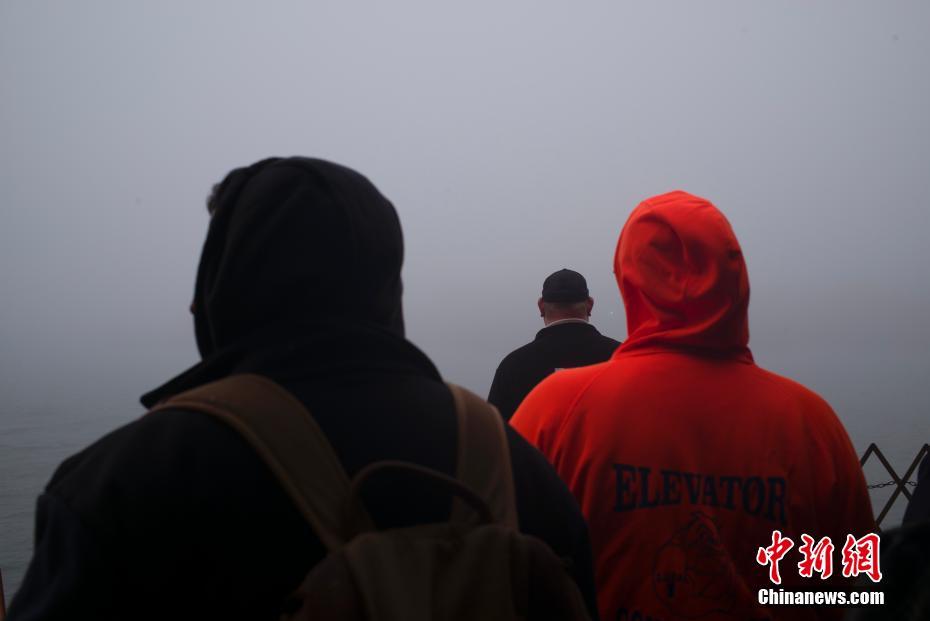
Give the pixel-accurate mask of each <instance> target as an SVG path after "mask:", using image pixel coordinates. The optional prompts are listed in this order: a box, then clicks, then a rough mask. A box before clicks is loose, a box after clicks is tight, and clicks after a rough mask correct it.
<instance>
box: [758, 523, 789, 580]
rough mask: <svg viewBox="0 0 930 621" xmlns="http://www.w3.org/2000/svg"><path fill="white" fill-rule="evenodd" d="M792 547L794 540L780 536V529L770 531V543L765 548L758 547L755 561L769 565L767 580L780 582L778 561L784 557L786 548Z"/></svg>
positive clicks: (786, 551)
mask: <svg viewBox="0 0 930 621" xmlns="http://www.w3.org/2000/svg"><path fill="white" fill-rule="evenodd" d="M793 547H794V542H793V541H791V539H790V538H789V537H782V536H781V531H780V530H775V531H772V545H770V546H769V547H767V548H759V551H758V552H757V553H756V562H757V563H759V564H760V565H762V566H763V567H764V566H766V565H770V567H769V580H771V581H772V582H773V583H774V584H781V574H780V573H779V572H778V562H779V561H780V560H781V559H782V557H784V556H785V555H786V554H787V553H788V550H790V549H791V548H793Z"/></svg>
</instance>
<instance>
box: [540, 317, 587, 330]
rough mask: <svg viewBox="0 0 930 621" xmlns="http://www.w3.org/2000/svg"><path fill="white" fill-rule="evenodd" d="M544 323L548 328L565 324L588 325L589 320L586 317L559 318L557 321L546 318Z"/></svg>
mask: <svg viewBox="0 0 930 621" xmlns="http://www.w3.org/2000/svg"><path fill="white" fill-rule="evenodd" d="M544 321H545V324H546V327H547V328H548V327H551V326H557V325H559V324H563V323H588V320H587V319H585V318H584V317H559V318H557V319H549V318H546V319H545V320H544Z"/></svg>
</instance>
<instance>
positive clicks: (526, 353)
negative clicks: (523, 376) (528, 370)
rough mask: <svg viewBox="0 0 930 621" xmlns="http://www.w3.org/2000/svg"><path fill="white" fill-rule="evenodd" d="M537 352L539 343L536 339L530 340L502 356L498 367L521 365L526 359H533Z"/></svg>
mask: <svg viewBox="0 0 930 621" xmlns="http://www.w3.org/2000/svg"><path fill="white" fill-rule="evenodd" d="M538 354H539V343H538V342H537V341H530V342H529V343H526V344H525V345H521V346H520V347H517V348H516V349H515V350H513V351H512V352H510V353H509V354H507V355H506V356H504V357H503V359H501V361H500V364H499V365H498V368H501V369H506V368H509V367H513V366H517V365H522V364H524V363H525V362H527V361H530V360H535V358H536V356H537V355H538Z"/></svg>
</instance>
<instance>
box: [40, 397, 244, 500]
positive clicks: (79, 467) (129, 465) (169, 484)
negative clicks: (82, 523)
mask: <svg viewBox="0 0 930 621" xmlns="http://www.w3.org/2000/svg"><path fill="white" fill-rule="evenodd" d="M249 453H250V451H249V449H248V446H247V445H246V443H245V441H244V440H243V439H242V438H241V437H240V436H239V434H238V433H236V432H235V431H234V430H233V429H232V428H231V427H229V426H228V425H226V424H223V423H222V422H221V421H219V420H217V419H215V418H213V417H211V416H209V415H206V414H202V413H200V412H190V411H186V410H181V409H169V410H163V411H160V412H155V413H149V414H145V415H143V416H141V417H139V418H137V419H136V420H134V421H132V422H130V423H127V424H125V425H123V426H122V427H119V428H117V429H115V430H113V431H111V432H109V433H107V434H106V435H104V436H103V437H102V438H100V439H99V440H97V441H96V442H94V443H93V444H91V445H90V446H88V447H87V448H85V449H83V450H82V451H80V452H78V453H77V454H75V455H73V456H71V457H69V458H68V459H66V460H65V461H64V462H62V464H61V465H60V466H59V467H58V469H57V470H56V471H55V474H54V475H53V476H52V478H51V480H50V481H49V484H48V486H47V490H48V491H49V492H51V493H53V494H56V495H58V496H60V497H64V498H71V497H73V498H74V499H75V500H77V501H78V502H79V504H82V505H83V504H87V505H88V506H89V505H91V504H92V503H93V502H94V501H95V500H96V501H98V502H99V501H102V500H104V498H94V497H95V496H106V497H110V496H116V495H118V494H119V492H120V490H121V489H130V488H136V489H137V490H138V489H144V490H145V493H144V494H141V495H140V494H138V492H136V493H134V494H133V496H135V497H137V498H139V497H141V496H146V497H157V496H159V494H163V495H168V496H170V495H173V494H175V493H176V488H175V487H174V485H175V484H176V483H177V482H178V481H182V480H183V481H186V483H187V485H185V487H189V484H191V483H193V482H194V479H196V478H198V477H201V478H203V477H210V476H214V475H215V474H216V472H218V471H220V470H221V468H220V467H219V466H220V464H224V462H225V463H228V462H229V461H230V458H235V460H239V459H242V457H243V456H245V459H246V460H250V459H249V458H250V455H249ZM214 465H215V466H217V467H215V468H214V467H213V466H214ZM88 485H92V487H91V488H88ZM85 501H86V502H85Z"/></svg>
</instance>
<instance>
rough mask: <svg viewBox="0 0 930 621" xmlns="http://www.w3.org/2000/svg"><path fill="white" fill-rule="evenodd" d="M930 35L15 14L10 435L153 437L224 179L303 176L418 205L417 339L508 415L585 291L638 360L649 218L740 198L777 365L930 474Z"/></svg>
mask: <svg viewBox="0 0 930 621" xmlns="http://www.w3.org/2000/svg"><path fill="white" fill-rule="evenodd" d="M928 27H930V4H928V3H926V2H920V1H914V2H896V1H877V0H876V1H872V2H849V1H845V0H844V1H833V2H710V1H700V2H697V1H688V2H684V1H682V2H649V3H645V2H641V3H625V2H594V3H568V2H467V3H465V2H461V3H439V2H418V3H415V2H406V1H404V2H400V1H397V2H390V3H388V2H382V3H352V2H250V3H246V2H218V1H217V2H178V1H163V2H125V1H113V2H37V1H24V0H23V1H16V0H7V1H5V2H2V3H0V210H2V212H0V214H2V215H0V291H2V303H0V352H2V353H0V405H2V409H0V412H2V414H3V416H4V417H5V418H6V417H10V416H11V417H12V418H7V420H13V419H15V417H16V416H17V415H25V414H23V413H28V412H30V411H32V410H33V409H35V408H39V407H42V408H47V407H51V408H53V409H55V411H56V412H58V414H56V415H55V416H50V417H49V425H52V426H58V425H61V426H63V427H66V428H71V427H67V426H68V425H73V426H74V427H75V428H80V429H82V430H83V432H85V433H87V435H88V437H93V436H95V435H99V433H100V432H102V431H103V430H105V429H108V428H111V427H113V426H115V425H117V424H120V423H121V422H125V421H128V420H130V419H131V418H132V417H134V416H136V415H137V414H138V413H139V412H140V411H141V409H140V407H139V406H138V405H137V401H136V399H137V396H138V394H139V393H141V392H142V391H144V390H146V389H148V388H151V387H153V386H155V385H157V384H158V383H160V382H161V381H163V380H165V379H167V378H168V377H170V376H171V375H173V374H174V373H176V372H178V371H180V370H182V369H183V368H185V367H186V366H188V365H189V364H191V363H193V362H195V360H196V350H195V347H194V340H193V337H192V327H191V321H190V316H189V314H188V311H187V306H188V303H189V300H190V297H191V291H192V288H193V277H194V269H195V265H196V262H197V257H198V255H199V252H200V244H201V242H202V240H203V236H204V233H205V228H206V224H207V215H206V211H205V209H204V206H203V204H204V198H205V196H206V194H207V192H208V190H209V188H210V186H211V184H212V183H214V182H216V181H218V180H219V179H220V178H221V177H222V176H223V175H224V174H225V172H226V171H227V170H228V169H230V168H231V167H234V166H237V165H242V164H247V163H251V162H252V161H254V160H257V159H260V158H263V157H265V156H268V155H272V154H276V155H291V154H304V155H312V156H319V157H324V158H328V159H332V160H335V161H338V162H341V163H344V164H347V165H349V166H351V167H354V168H356V169H358V170H359V171H361V172H363V173H364V174H366V175H367V176H369V177H370V178H371V179H372V180H373V181H374V182H375V184H376V185H378V187H379V188H380V189H381V190H382V191H383V192H384V193H385V194H386V195H387V196H388V197H389V198H390V199H391V200H392V201H393V202H394V203H395V205H396V206H397V208H398V211H399V213H400V217H401V221H402V224H403V227H404V231H405V236H406V243H407V258H406V264H405V270H404V278H405V283H406V296H405V308H406V317H407V325H408V332H409V336H410V338H411V339H412V340H413V341H414V342H415V343H417V344H418V345H420V346H421V347H422V348H423V349H424V350H425V351H426V352H427V353H428V354H429V355H430V356H431V357H432V358H433V359H434V361H435V362H436V363H437V365H438V366H439V368H440V370H441V371H442V372H443V374H444V375H445V376H446V377H447V378H449V379H451V380H454V381H457V382H459V383H462V384H464V385H466V386H468V387H470V388H473V389H475V390H477V391H478V392H481V393H486V391H487V388H488V386H489V384H490V380H491V377H492V374H493V372H494V368H495V366H496V365H497V363H498V361H499V360H500V358H501V357H502V356H503V355H505V354H506V353H507V352H509V351H510V350H511V349H513V348H514V347H516V346H518V345H521V344H523V343H524V342H526V341H527V340H529V339H530V338H532V336H533V334H534V333H535V332H536V330H537V329H538V328H539V327H541V324H540V320H539V318H538V317H537V313H536V311H535V300H536V297H537V296H538V295H539V290H540V287H541V283H542V280H543V278H544V277H545V276H546V275H547V274H548V273H550V272H551V271H554V270H555V269H558V268H561V267H571V268H573V269H577V270H579V271H581V272H582V273H583V274H584V275H585V276H586V277H587V278H588V281H589V285H590V288H591V290H592V292H593V295H594V297H595V299H596V304H595V308H594V316H593V320H594V322H595V324H596V325H597V326H598V327H599V328H600V329H601V330H602V331H603V332H605V333H607V334H609V335H611V336H614V337H617V338H624V337H625V333H626V329H625V323H624V319H623V310H622V305H621V303H620V299H619V294H618V292H617V289H616V285H615V282H614V280H613V274H612V265H611V262H612V256H613V250H614V245H615V243H616V238H617V235H618V233H619V231H620V227H621V226H622V224H623V222H624V221H625V219H626V217H627V215H628V214H629V212H630V211H631V209H632V208H633V207H634V206H635V205H636V204H637V202H638V201H639V200H641V199H643V198H645V197H647V196H650V195H653V194H656V193H659V192H663V191H666V190H670V189H675V188H680V189H685V190H688V191H691V192H693V193H696V194H700V195H703V196H705V197H707V198H709V199H711V200H712V201H714V202H715V203H716V204H717V205H718V206H719V207H720V208H721V209H722V210H723V211H724V213H726V214H727V216H728V217H729V218H730V220H731V222H732V224H733V226H734V229H735V230H736V233H737V235H738V237H739V238H740V240H741V243H742V245H743V249H744V252H745V255H746V258H747V262H748V265H749V272H750V280H751V283H752V303H751V306H750V326H751V334H752V338H751V343H750V345H751V346H752V349H753V351H754V353H755V355H756V358H757V361H758V362H760V364H762V365H763V366H766V367H768V368H770V369H772V370H774V371H776V372H779V373H782V374H785V375H788V376H790V377H792V378H794V379H797V380H799V381H801V382H803V383H805V384H808V385H809V386H811V387H812V388H814V389H815V390H817V391H818V392H820V393H822V394H823V395H824V396H825V397H826V398H827V399H828V400H829V401H830V402H831V403H832V404H833V406H834V408H835V409H836V410H837V411H838V413H839V414H840V417H841V418H842V419H843V421H844V422H845V423H846V424H847V426H848V428H849V429H850V433H851V435H852V436H853V440H854V442H855V443H856V445H857V447H858V448H860V450H861V449H862V448H863V447H864V446H865V444H867V443H868V442H869V441H872V440H877V441H879V442H880V443H882V442H885V443H898V444H899V446H900V447H901V449H900V453H901V456H900V459H906V458H909V457H910V456H912V455H913V454H914V452H915V451H916V448H917V447H918V446H919V444H920V443H922V442H924V441H926V440H928V439H930V438H928V437H927V436H928V435H930V434H928V425H927V424H926V423H925V420H926V417H927V415H928V414H930V396H928V391H927V382H928V379H930V373H928V371H930V362H928V351H930V329H928V327H927V317H928V316H930V287H928V280H930V279H928V277H927V275H926V270H927V268H928V266H930V245H928V243H927V241H926V239H927V231H928V230H930V205H928V198H927V197H928V195H930V120H928V115H930V112H928V111H930V80H928V75H930V72H928V60H930V38H928V37H927V31H928ZM58 417H60V418H58ZM82 421H88V422H87V423H86V424H84V423H83V422H82ZM905 454H906V457H905Z"/></svg>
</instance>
